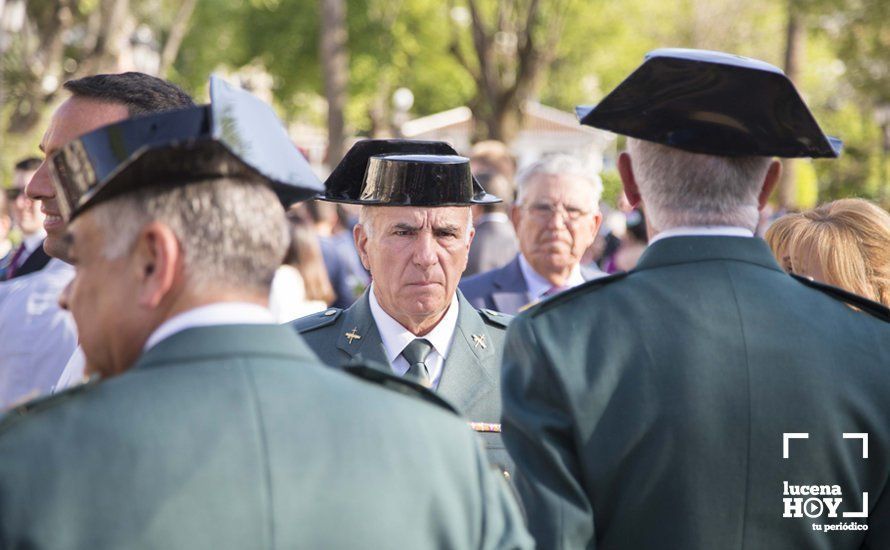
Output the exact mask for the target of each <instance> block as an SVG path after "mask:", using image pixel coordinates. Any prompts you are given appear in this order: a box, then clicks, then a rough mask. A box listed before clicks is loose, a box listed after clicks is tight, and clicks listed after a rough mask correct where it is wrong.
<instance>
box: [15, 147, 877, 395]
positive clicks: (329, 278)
mask: <svg viewBox="0 0 890 550" xmlns="http://www.w3.org/2000/svg"><path fill="white" fill-rule="evenodd" d="M468 156H469V159H470V165H471V167H472V171H473V174H474V176H475V178H476V179H477V181H478V182H479V183H480V184H481V185H482V186H483V187H484V188H485V190H486V191H488V192H489V193H492V194H494V195H496V196H498V197H502V198H503V199H504V200H503V202H498V203H493V204H486V205H476V206H473V207H472V214H473V225H474V227H475V229H476V234H475V237H474V239H473V241H472V244H471V247H470V253H469V260H468V263H467V268H466V270H465V271H464V272H463V275H462V281H461V284H460V287H461V290H463V292H464V294H465V295H466V296H467V297H468V299H469V300H470V301H471V303H473V304H474V305H476V306H477V307H487V308H491V309H493V310H496V311H501V312H503V313H507V314H515V313H517V312H519V311H521V310H522V309H524V308H526V307H528V305H530V304H533V303H535V302H537V301H539V300H540V299H542V298H544V297H548V296H550V295H552V294H553V293H554V292H555V290H553V289H556V290H564V289H566V288H570V287H571V286H575V285H577V284H579V283H581V282H583V281H585V280H589V279H594V278H597V277H601V276H604V275H607V274H613V273H616V272H625V271H630V270H632V269H633V268H634V267H635V265H636V263H637V260H638V259H639V258H640V256H641V255H642V254H643V252H644V251H645V250H646V246H647V243H648V233H647V228H646V216H645V214H644V212H643V211H642V210H641V209H640V208H638V207H637V208H634V207H631V206H630V204H629V203H628V200H627V198H626V197H625V196H624V194H623V193H619V195H618V197H617V200H616V204H608V203H606V202H604V201H602V200H601V198H600V197H601V194H602V183H601V181H600V179H599V177H598V176H597V175H596V174H591V173H590V172H589V171H588V170H587V169H586V167H585V166H584V165H583V164H582V163H581V162H579V161H577V160H575V159H573V158H570V157H568V156H564V155H551V156H549V157H547V158H544V159H541V160H540V161H537V162H533V163H532V164H530V165H529V166H527V167H525V168H524V169H523V170H517V166H516V160H515V158H514V157H513V155H512V154H511V152H510V150H509V148H508V147H507V146H506V145H504V144H503V143H501V142H498V141H482V142H479V143H477V144H476V145H474V146H473V148H472V150H471V151H470V152H469V155H468ZM41 162H42V161H41V159H39V158H37V157H29V158H25V159H22V160H20V161H19V162H17V163H16V164H15V170H14V172H13V179H12V181H11V182H10V184H9V186H8V187H6V189H5V192H4V193H3V195H0V253H2V258H0V278H2V280H3V281H14V280H16V279H17V278H19V277H23V276H25V275H28V274H32V273H35V272H40V271H41V270H43V269H44V268H46V267H49V269H47V270H46V272H45V273H44V276H40V277H35V278H33V280H34V282H35V283H39V284H37V285H35V288H33V289H30V290H29V291H28V292H26V293H25V294H26V295H27V296H28V298H27V312H28V318H29V319H37V318H41V317H43V318H44V320H43V321H40V322H37V321H35V322H34V324H35V326H41V323H47V322H48V323H49V325H50V326H51V327H52V330H51V331H49V332H48V333H47V332H43V331H41V337H42V338H43V341H44V342H45V343H46V342H51V343H52V345H45V346H40V347H39V350H41V353H42V354H43V355H44V357H43V358H42V359H41V360H40V361H38V362H37V363H35V365H36V366H35V365H31V366H30V368H29V369H27V373H24V372H19V371H20V369H13V368H6V369H0V382H2V383H0V407H4V408H8V407H10V406H12V405H14V404H16V403H19V402H22V401H23V400H26V399H30V398H33V397H35V396H38V395H43V394H46V393H49V392H51V391H52V390H53V389H54V388H56V387H58V388H59V389H61V388H63V387H67V386H70V385H71V384H72V383H74V382H76V381H77V380H78V379H79V378H75V379H71V374H70V372H71V371H72V368H71V367H70V366H69V367H68V369H65V365H66V364H67V363H68V362H69V358H72V359H71V360H72V361H73V362H74V363H75V364H77V365H79V364H80V363H81V362H82V358H81V357H80V356H79V351H78V350H77V349H76V329H75V328H74V326H73V323H71V322H70V321H68V320H67V317H66V314H65V313H64V312H63V311H62V310H60V309H59V308H58V307H57V305H56V300H55V298H54V296H56V293H57V292H58V291H60V290H61V288H62V287H63V286H64V283H65V282H66V281H67V277H69V276H70V269H69V268H68V267H67V266H66V264H65V263H64V262H61V261H58V260H52V258H51V257H50V256H49V255H47V254H46V253H45V252H44V249H43V240H44V238H45V237H46V232H45V230H44V229H43V222H44V219H45V217H46V215H45V214H44V213H43V212H42V211H41V208H40V201H39V200H33V199H30V198H28V196H27V195H25V192H24V190H25V186H26V184H27V183H28V181H30V179H31V177H32V176H33V175H34V173H35V172H36V170H37V168H38V167H39V166H40V164H41ZM557 180H559V181H560V183H556V182H557ZM529 182H531V183H529ZM517 185H518V186H519V189H520V191H519V197H521V198H522V199H524V200H523V201H520V200H518V198H519V197H517ZM559 185H564V186H565V193H566V195H567V196H568V197H570V200H571V201H575V202H577V203H578V204H579V211H584V212H585V213H588V212H589V213H592V214H594V215H595V216H594V219H593V220H592V224H591V225H590V226H586V227H578V224H577V223H575V222H574V221H573V219H572V213H570V212H567V213H566V215H564V216H560V215H557V213H555V212H543V213H541V212H536V211H535V210H534V209H533V208H532V209H531V210H529V205H530V204H534V201H535V200H537V195H536V194H535V193H534V191H533V192H532V193H531V194H529V192H528V191H525V193H524V196H523V192H522V191H521V189H522V188H523V186H525V188H526V189H529V188H531V189H533V190H534V189H540V190H544V189H546V190H548V191H549V192H552V190H553V189H554V188H555V187H557V186H559ZM358 212H359V207H358V206H356V205H350V204H334V203H330V202H324V201H320V200H314V201H307V202H301V203H298V204H296V205H294V206H293V207H291V208H290V210H288V212H287V220H288V223H289V227H290V246H289V248H288V250H287V254H286V256H285V258H284V262H283V264H282V266H281V267H280V268H279V269H278V271H277V272H276V274H275V278H274V280H273V283H272V287H271V293H270V296H269V303H270V306H269V307H270V309H271V311H272V313H273V315H274V316H275V318H276V319H277V321H278V322H280V323H286V322H289V321H293V320H295V319H298V318H300V317H304V316H306V315H310V314H312V313H318V312H322V311H324V310H326V309H327V308H329V307H336V308H340V309H345V308H348V307H349V306H350V305H352V304H353V303H354V302H355V300H356V299H357V298H358V297H360V296H361V295H362V294H363V293H364V292H365V290H366V289H367V288H368V285H369V283H370V282H371V279H370V273H369V272H368V270H367V268H366V267H365V266H363V265H362V262H361V260H360V258H359V254H358V252H357V250H356V246H355V241H354V238H353V228H354V227H355V225H356V224H357V223H358ZM554 226H557V227H554ZM560 232H561V233H560ZM554 234H558V235H560V236H559V238H560V239H563V240H564V241H566V242H568V243H570V245H569V246H567V248H566V250H565V251H562V252H555V251H554V250H552V249H549V248H547V247H546V246H540V243H541V242H542V241H548V240H549V239H552V238H553V235H554ZM756 234H757V235H760V236H764V237H765V238H766V239H767V242H768V243H769V245H770V247H771V248H772V250H773V252H774V254H775V256H776V259H777V260H778V261H779V262H780V264H781V265H782V267H783V269H785V271H787V272H789V273H795V274H797V275H801V276H804V277H810V278H813V279H815V280H817V281H821V282H824V283H828V284H831V285H835V286H838V287H841V288H844V289H847V290H849V291H851V292H854V293H856V294H860V295H862V296H864V297H866V298H869V299H870V300H874V301H876V302H879V303H882V304H884V305H887V306H890V246H888V243H890V215H888V214H887V212H886V211H884V210H883V209H881V208H880V207H879V206H877V205H876V204H874V203H872V202H869V201H867V200H864V199H841V200H838V201H833V202H830V203H825V204H822V205H819V206H817V207H815V208H813V209H811V210H806V211H801V212H789V213H782V212H776V211H774V210H773V209H772V208H769V207H768V208H766V209H764V211H763V212H761V216H760V223H759V224H758V229H757V231H756ZM792 258H794V259H793V260H792ZM522 269H527V270H530V272H531V273H533V274H539V275H541V277H540V281H541V283H540V284H539V285H537V286H536V287H535V288H534V289H532V288H529V286H528V284H527V281H528V280H529V279H528V278H526V279H523V276H522V274H523V272H522ZM30 280H31V279H25V281H30ZM493 280H502V281H504V284H505V285H506V288H504V290H512V291H513V292H514V295H512V296H510V295H508V294H505V293H503V292H501V293H499V294H498V295H497V298H494V297H493V295H492V293H491V292H490V290H491V285H492V283H493ZM20 282H21V281H20ZM495 284H497V283H495ZM4 288H5V289H12V288H13V285H5V286H3V285H0V296H3V295H4V294H3V292H2V290H3V289H4ZM477 288H480V289H481V290H477ZM498 288H500V287H498ZM486 292H487V294H486ZM8 294H15V293H12V292H8ZM7 307H11V306H9V305H8V304H7ZM46 319H50V321H46ZM9 322H16V323H17V324H20V325H21V324H25V325H27V324H29V321H28V320H23V319H21V318H19V319H17V320H15V321H13V320H12V319H9V318H7V319H5V320H4V319H0V325H2V324H3V323H9ZM7 332H9V331H7ZM0 340H3V336H2V333H0ZM19 346H26V347H28V348H29V351H27V352H22V353H24V354H25V355H24V356H27V357H31V355H33V354H34V353H36V352H37V350H38V348H35V347H34V346H31V345H30V344H29V343H26V341H24V340H22V341H20V343H19V344H16V343H14V342H10V343H9V345H8V347H7V348H6V349H7V350H15V349H18V347H19ZM10 354H11V352H7V354H6V355H10ZM21 359H22V357H17V358H16V362H19V363H20V362H21V361H20V360H21ZM81 368H82V367H81ZM65 370H67V371H69V372H68V374H63V371H65ZM74 372H75V373H80V372H81V371H80V369H79V368H74ZM59 377H62V379H61V384H59Z"/></svg>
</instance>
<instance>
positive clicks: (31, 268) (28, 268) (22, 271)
mask: <svg viewBox="0 0 890 550" xmlns="http://www.w3.org/2000/svg"><path fill="white" fill-rule="evenodd" d="M50 260H51V258H50V256H49V254H47V253H46V251H45V250H43V241H40V246H38V247H37V248H35V249H34V250H33V251H32V252H31V254H29V255H28V258H27V259H26V260H25V263H23V264H22V265H21V266H20V267H19V268H18V269H16V270H15V272H14V273H13V274H12V277H10V279H15V278H16V277H21V276H22V275H28V274H29V273H34V272H36V271H40V270H41V269H43V268H44V267H46V264H48V263H49V261H50ZM7 272H8V268H7Z"/></svg>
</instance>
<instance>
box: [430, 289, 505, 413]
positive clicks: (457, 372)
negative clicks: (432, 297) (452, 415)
mask: <svg viewBox="0 0 890 550" xmlns="http://www.w3.org/2000/svg"><path fill="white" fill-rule="evenodd" d="M457 297H458V307H459V310H458V316H457V328H456V329H455V331H454V338H453V340H452V341H451V349H450V350H449V351H448V358H447V359H446V360H445V365H444V367H443V370H442V378H441V380H440V381H439V387H438V388H437V390H436V393H438V394H439V395H440V396H442V397H444V398H445V399H446V400H448V401H449V402H451V403H452V404H453V405H454V406H455V407H456V408H457V409H458V410H459V411H467V410H469V409H470V408H471V407H472V406H473V404H474V403H475V402H476V401H477V400H478V399H479V398H480V397H481V396H483V395H485V394H486V393H487V392H489V391H491V390H492V389H493V388H494V387H495V386H496V382H495V380H494V379H493V378H492V376H493V375H492V374H491V373H492V372H496V371H497V365H495V364H494V363H495V361H496V359H497V354H496V353H495V349H494V341H493V340H492V338H491V335H490V334H489V333H488V330H487V328H486V326H485V323H483V322H482V318H481V317H480V316H479V314H478V313H477V312H476V310H475V309H474V308H473V306H472V305H470V303H469V302H468V301H467V300H466V299H465V298H464V297H463V294H461V293H460V291H457ZM474 337H476V338H474ZM483 346H484V347H483Z"/></svg>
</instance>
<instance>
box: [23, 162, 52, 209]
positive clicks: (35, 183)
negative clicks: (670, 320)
mask: <svg viewBox="0 0 890 550" xmlns="http://www.w3.org/2000/svg"><path fill="white" fill-rule="evenodd" d="M25 195H27V197H28V198H29V199H31V200H33V201H37V200H41V199H51V198H53V197H55V196H56V192H55V190H54V189H53V183H52V181H51V180H50V175H49V165H48V161H46V160H44V161H43V164H41V165H40V168H38V169H37V171H36V172H34V175H33V176H31V181H29V182H28V184H27V185H25Z"/></svg>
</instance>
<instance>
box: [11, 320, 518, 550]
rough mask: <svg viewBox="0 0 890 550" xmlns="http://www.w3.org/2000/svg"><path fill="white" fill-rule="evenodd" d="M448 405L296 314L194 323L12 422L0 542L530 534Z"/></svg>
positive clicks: (452, 540) (497, 539)
mask: <svg viewBox="0 0 890 550" xmlns="http://www.w3.org/2000/svg"><path fill="white" fill-rule="evenodd" d="M511 498H512V497H510V496H509V495H508V493H507V492H506V489H505V484H504V483H503V482H502V481H499V480H498V479H497V476H496V475H495V474H492V473H490V467H489V465H488V463H487V460H486V457H485V455H484V453H483V451H482V450H481V449H480V448H479V445H478V443H477V441H476V439H475V438H474V437H473V435H472V432H471V431H470V430H469V429H467V427H466V424H465V423H464V422H462V421H460V420H459V419H458V418H457V417H456V416H455V415H453V414H452V413H449V412H448V411H446V410H444V409H443V408H440V407H437V406H433V405H430V404H427V403H424V402H422V401H420V400H418V399H415V398H412V397H406V396H403V395H399V394H397V393H396V392H393V391H391V390H389V389H386V388H383V387H380V386H376V385H372V384H370V383H368V382H365V381H362V380H359V379H357V378H353V377H351V376H348V375H346V374H343V373H341V372H338V371H335V370H333V369H330V368H327V367H324V366H322V365H321V364H320V363H319V362H318V360H317V359H316V358H315V356H314V355H313V354H312V352H310V351H309V350H308V348H306V346H305V344H303V342H302V341H301V340H300V339H299V337H298V336H297V335H296V334H295V333H294V332H293V330H292V329H290V328H289V327H287V326H272V325H248V326H237V325H233V326H219V327H206V328H194V329H189V330H186V331H183V332H180V333H177V334H175V335H173V336H171V337H170V338H168V339H166V340H164V341H162V342H161V343H159V344H158V345H157V346H155V347H153V348H152V349H150V350H149V351H148V352H147V353H146V354H145V355H144V356H143V357H142V358H141V359H140V360H139V362H138V363H137V365H136V366H135V367H134V368H133V369H132V370H130V371H128V372H126V373H124V374H122V375H120V376H117V377H115V378H112V379H109V380H106V381H103V382H100V383H98V384H93V385H90V386H87V387H85V388H82V389H76V390H73V391H71V392H68V393H64V394H60V395H58V396H55V397H53V398H50V399H48V400H45V401H43V402H38V403H35V404H32V405H30V406H28V407H27V408H25V409H19V410H18V411H15V412H12V413H10V414H9V415H8V416H7V417H6V418H4V419H3V421H2V424H0V547H2V548H25V547H27V548H34V549H41V548H84V549H86V548H89V549H93V548H171V549H175V548H183V549H185V548H188V549H192V548H213V549H224V548H238V549H243V548H444V547H448V548H500V547H502V545H508V546H512V545H514V544H515V545H517V546H520V547H529V546H530V540H529V539H528V538H527V534H525V531H524V528H523V527H522V525H521V521H522V520H521V518H520V517H519V515H518V511H517V510H516V507H515V504H514V503H513V502H512V501H511Z"/></svg>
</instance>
